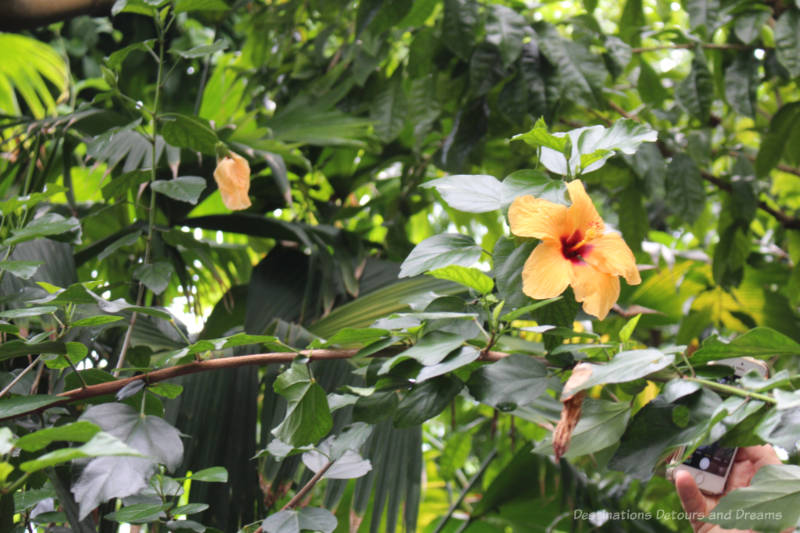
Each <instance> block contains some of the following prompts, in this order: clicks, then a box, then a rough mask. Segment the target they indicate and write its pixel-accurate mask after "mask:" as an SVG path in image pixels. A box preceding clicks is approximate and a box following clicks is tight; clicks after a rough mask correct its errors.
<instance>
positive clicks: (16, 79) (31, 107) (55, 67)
mask: <svg viewBox="0 0 800 533" xmlns="http://www.w3.org/2000/svg"><path fill="white" fill-rule="evenodd" d="M0 50H7V51H9V52H7V53H5V54H3V61H1V62H0V113H2V114H5V115H14V116H20V115H22V114H23V109H24V108H23V106H21V105H20V103H19V101H18V99H17V95H19V96H20V97H21V98H22V100H23V101H24V103H25V107H27V113H28V114H30V115H33V116H34V117H35V118H43V117H44V116H45V115H47V114H50V113H52V112H53V111H55V108H56V99H55V98H53V93H52V92H51V89H50V87H49V86H48V85H47V84H48V83H51V84H52V86H53V88H54V89H55V94H58V95H60V94H63V93H64V92H66V91H67V90H68V87H69V69H68V67H67V64H66V62H65V58H64V57H62V56H61V54H60V53H58V52H57V51H56V50H54V49H53V48H52V47H51V46H49V45H48V44H47V43H45V42H42V41H40V40H37V39H35V38H33V37H28V36H26V35H22V34H19V33H2V34H0ZM10 51H13V53H12V52H10ZM0 209H2V208H0ZM3 212H4V213H8V212H9V211H5V210H3Z"/></svg>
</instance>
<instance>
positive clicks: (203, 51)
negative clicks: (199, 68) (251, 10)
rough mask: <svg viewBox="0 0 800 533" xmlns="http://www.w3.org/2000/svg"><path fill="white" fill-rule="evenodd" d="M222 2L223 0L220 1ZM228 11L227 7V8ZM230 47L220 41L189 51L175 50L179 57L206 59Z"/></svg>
mask: <svg viewBox="0 0 800 533" xmlns="http://www.w3.org/2000/svg"><path fill="white" fill-rule="evenodd" d="M220 2H221V0H220ZM226 9H227V6H226ZM227 47H228V43H226V42H225V41H223V40H222V39H219V40H217V41H215V42H214V44H204V45H201V46H195V47H194V48H190V49H188V50H173V52H175V53H176V54H178V55H179V56H181V57H183V58H185V59H195V58H198V57H206V56H210V55H212V54H215V53H217V52H221V51H222V50H225V49H226V48H227Z"/></svg>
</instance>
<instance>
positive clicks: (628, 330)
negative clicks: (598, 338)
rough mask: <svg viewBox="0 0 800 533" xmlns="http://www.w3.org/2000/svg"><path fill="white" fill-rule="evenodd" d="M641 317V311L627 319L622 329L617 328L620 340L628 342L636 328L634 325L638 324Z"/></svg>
mask: <svg viewBox="0 0 800 533" xmlns="http://www.w3.org/2000/svg"><path fill="white" fill-rule="evenodd" d="M641 318H642V315H641V313H639V314H638V315H636V316H635V317H633V318H631V319H630V320H628V321H627V322H626V323H625V325H624V326H622V329H620V330H619V340H621V341H622V342H628V341H629V340H630V339H631V335H633V331H634V330H635V329H636V326H637V325H638V324H639V319H641Z"/></svg>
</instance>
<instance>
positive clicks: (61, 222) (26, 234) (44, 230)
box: [3, 213, 81, 246]
mask: <svg viewBox="0 0 800 533" xmlns="http://www.w3.org/2000/svg"><path fill="white" fill-rule="evenodd" d="M65 233H72V234H74V235H73V236H71V237H70V236H67V237H68V241H69V242H72V243H75V244H80V242H81V223H80V221H78V219H77V218H75V217H70V218H64V217H63V216H61V215H59V214H58V213H46V214H44V215H42V216H40V217H37V218H34V219H33V220H32V221H30V222H29V223H28V224H27V225H26V226H24V227H23V228H21V229H18V230H14V231H12V232H11V237H9V238H8V239H6V240H5V241H4V242H3V245H4V246H12V245H14V244H19V243H21V242H25V241H30V240H33V239H39V238H41V237H53V236H56V235H63V234H65Z"/></svg>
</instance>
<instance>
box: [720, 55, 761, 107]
mask: <svg viewBox="0 0 800 533" xmlns="http://www.w3.org/2000/svg"><path fill="white" fill-rule="evenodd" d="M759 83H760V80H759V79H758V60H757V59H756V58H755V56H753V55H751V54H739V55H737V56H736V58H735V59H734V60H733V62H732V63H731V64H730V65H729V66H728V68H726V69H725V98H726V99H727V100H728V105H730V106H731V108H732V109H733V110H734V111H736V112H737V113H739V114H741V115H746V116H748V117H755V115H756V92H757V91H758V85H759Z"/></svg>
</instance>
